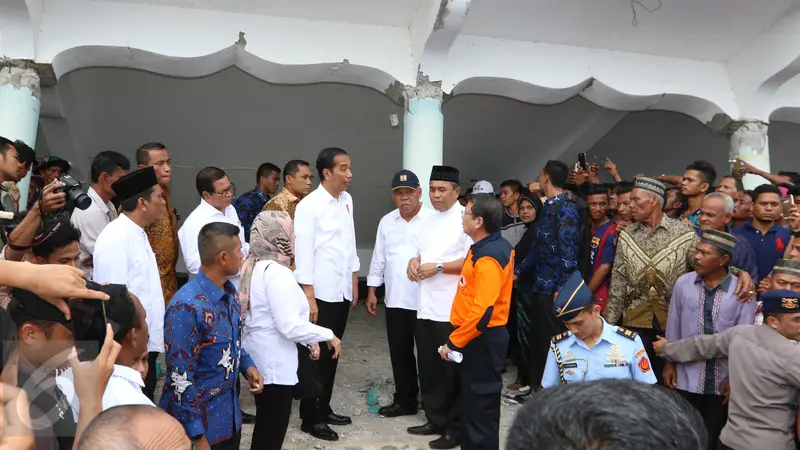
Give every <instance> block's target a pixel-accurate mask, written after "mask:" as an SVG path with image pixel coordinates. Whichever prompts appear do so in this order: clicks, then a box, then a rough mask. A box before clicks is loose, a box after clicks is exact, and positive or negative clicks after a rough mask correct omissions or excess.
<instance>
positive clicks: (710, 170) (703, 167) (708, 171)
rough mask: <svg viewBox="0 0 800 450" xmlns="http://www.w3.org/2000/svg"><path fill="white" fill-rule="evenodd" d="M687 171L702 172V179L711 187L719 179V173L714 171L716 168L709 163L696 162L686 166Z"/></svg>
mask: <svg viewBox="0 0 800 450" xmlns="http://www.w3.org/2000/svg"><path fill="white" fill-rule="evenodd" d="M686 170H696V171H698V172H700V176H701V177H702V180H701V181H702V182H703V183H708V184H709V186H711V185H713V184H714V180H716V179H717V171H716V170H715V169H714V166H713V165H711V163H710V162H708V161H702V160H700V161H695V162H693V163H691V164H689V165H688V166H686Z"/></svg>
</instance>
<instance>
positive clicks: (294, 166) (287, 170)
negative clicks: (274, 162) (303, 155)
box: [283, 159, 311, 184]
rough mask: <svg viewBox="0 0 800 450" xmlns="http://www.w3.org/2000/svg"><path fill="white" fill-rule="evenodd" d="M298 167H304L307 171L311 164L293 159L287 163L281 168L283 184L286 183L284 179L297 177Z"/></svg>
mask: <svg viewBox="0 0 800 450" xmlns="http://www.w3.org/2000/svg"><path fill="white" fill-rule="evenodd" d="M300 166H306V167H308V168H309V169H310V168H311V164H309V163H308V161H303V160H302V159H293V160H291V161H289V162H287V163H286V165H285V166H283V182H284V184H285V183H286V177H288V176H289V175H291V176H295V175H297V172H299V171H300Z"/></svg>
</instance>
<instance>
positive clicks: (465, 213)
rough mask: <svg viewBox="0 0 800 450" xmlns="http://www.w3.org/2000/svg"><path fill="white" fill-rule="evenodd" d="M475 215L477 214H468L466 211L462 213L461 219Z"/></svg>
mask: <svg viewBox="0 0 800 450" xmlns="http://www.w3.org/2000/svg"><path fill="white" fill-rule="evenodd" d="M474 215H475V214H472V213H468V212H466V211H461V217H464V216H474Z"/></svg>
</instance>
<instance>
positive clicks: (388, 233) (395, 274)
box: [367, 170, 431, 417]
mask: <svg viewBox="0 0 800 450" xmlns="http://www.w3.org/2000/svg"><path fill="white" fill-rule="evenodd" d="M421 198H422V189H421V188H420V185H419V178H417V175H416V174H414V172H412V171H410V170H401V171H400V172H397V173H396V174H395V175H394V178H393V179H392V200H393V201H394V204H395V206H397V209H395V210H394V211H392V212H390V213H388V214H386V215H385V216H383V218H382V219H381V221H380V224H378V233H377V235H376V236H375V250H374V251H373V253H372V262H371V263H370V265H369V275H368V276H367V288H368V293H367V312H369V313H370V314H371V315H372V316H375V315H376V311H377V304H378V298H377V296H376V295H375V292H376V290H377V288H378V286H380V285H381V284H384V283H385V284H386V295H385V298H384V303H385V304H386V337H387V338H388V339H389V356H390V357H391V360H392V374H393V375H394V384H395V394H394V401H393V402H392V404H391V405H389V406H384V407H382V408H381V409H380V410H378V414H380V415H381V416H383V417H397V416H404V415H414V414H416V413H417V394H418V393H419V386H418V384H417V361H416V359H415V356H414V339H415V337H416V334H417V332H416V330H417V301H418V297H419V286H418V285H417V283H414V282H412V281H411V280H409V279H408V277H407V276H406V270H407V267H408V260H409V259H411V258H414V257H416V256H417V250H416V247H415V246H414V241H415V240H416V239H417V238H419V236H420V233H422V231H423V228H422V222H423V219H424V218H426V217H428V216H429V215H430V214H431V211H430V210H429V209H425V208H422V203H421V202H420V199H421Z"/></svg>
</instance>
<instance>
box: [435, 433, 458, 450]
mask: <svg viewBox="0 0 800 450" xmlns="http://www.w3.org/2000/svg"><path fill="white" fill-rule="evenodd" d="M459 444H461V442H459V440H458V439H456V438H455V437H454V436H451V435H449V434H445V435H444V436H442V437H440V438H439V439H436V440H433V441H430V442H428V447H430V448H435V449H450V448H456V447H458V446H459Z"/></svg>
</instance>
